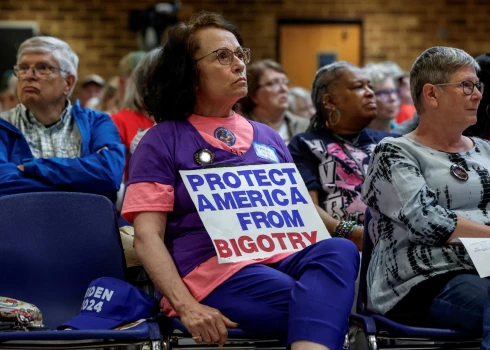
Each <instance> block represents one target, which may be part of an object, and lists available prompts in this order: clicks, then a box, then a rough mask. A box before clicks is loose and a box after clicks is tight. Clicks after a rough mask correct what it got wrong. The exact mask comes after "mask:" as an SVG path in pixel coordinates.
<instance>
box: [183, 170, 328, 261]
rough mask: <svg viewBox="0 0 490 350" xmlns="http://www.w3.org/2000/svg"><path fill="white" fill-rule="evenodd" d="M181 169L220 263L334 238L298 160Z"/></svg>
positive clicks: (294, 249) (303, 246)
mask: <svg viewBox="0 0 490 350" xmlns="http://www.w3.org/2000/svg"><path fill="white" fill-rule="evenodd" d="M180 174H181V176H182V179H183V181H184V184H185V186H186V188H187V190H188V192H189V194H190V196H191V198H192V201H193V202H194V205H195V206H196V208H197V211H198V213H199V216H200V218H201V220H202V222H203V224H204V227H205V228H206V230H207V232H208V234H209V236H210V237H211V240H212V241H213V244H214V247H215V249H216V254H217V255H218V262H219V263H220V264H222V263H232V262H237V261H244V260H251V259H261V258H268V257H270V256H273V255H275V254H278V253H283V252H289V251H298V250H301V249H303V248H306V247H307V246H309V245H311V244H313V243H315V242H318V241H320V240H323V239H327V238H330V234H329V233H328V231H327V229H326V228H325V225H324V224H323V222H322V220H321V218H320V216H319V215H318V213H317V211H316V208H315V205H314V204H313V202H312V200H311V198H310V196H309V193H308V190H307V189H306V186H305V184H304V182H303V179H302V178H301V175H300V173H299V172H298V169H297V168H296V165H294V164H292V163H282V164H263V165H248V166H241V167H228V168H213V169H200V170H185V171H184V170H182V171H180Z"/></svg>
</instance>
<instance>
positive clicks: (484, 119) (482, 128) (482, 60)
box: [463, 52, 490, 137]
mask: <svg viewBox="0 0 490 350" xmlns="http://www.w3.org/2000/svg"><path fill="white" fill-rule="evenodd" d="M475 60H476V62H478V64H479V65H480V71H479V72H478V78H479V79H480V81H481V82H482V83H483V85H484V87H485V88H484V89H483V96H482V100H481V101H480V106H479V107H478V111H477V112H476V123H475V124H474V125H471V126H470V127H468V128H467V129H466V130H465V131H464V132H463V135H465V136H477V137H488V136H490V123H489V119H490V52H487V53H486V54H483V55H480V56H478V57H476V58H475Z"/></svg>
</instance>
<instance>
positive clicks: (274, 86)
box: [258, 79, 292, 91]
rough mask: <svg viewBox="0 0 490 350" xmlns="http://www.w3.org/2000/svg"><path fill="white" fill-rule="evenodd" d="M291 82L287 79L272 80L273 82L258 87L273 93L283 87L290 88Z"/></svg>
mask: <svg viewBox="0 0 490 350" xmlns="http://www.w3.org/2000/svg"><path fill="white" fill-rule="evenodd" d="M291 84H292V83H291V81H289V80H287V79H272V80H271V81H268V82H267V83H263V84H260V85H259V86H258V87H259V88H261V87H265V88H268V89H270V90H273V91H279V90H280V89H281V86H285V87H287V88H288V87H290V86H291Z"/></svg>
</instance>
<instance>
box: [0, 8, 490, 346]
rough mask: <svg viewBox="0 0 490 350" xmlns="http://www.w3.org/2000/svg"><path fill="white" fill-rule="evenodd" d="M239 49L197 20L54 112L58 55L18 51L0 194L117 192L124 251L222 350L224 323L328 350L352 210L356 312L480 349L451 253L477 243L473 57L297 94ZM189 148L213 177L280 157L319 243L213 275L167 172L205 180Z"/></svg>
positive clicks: (481, 328) (461, 258) (64, 83)
mask: <svg viewBox="0 0 490 350" xmlns="http://www.w3.org/2000/svg"><path fill="white" fill-rule="evenodd" d="M244 45H245V44H244V43H243V39H242V37H241V35H240V33H239V32H238V31H237V29H236V27H235V26H234V25H233V24H231V23H229V22H228V21H227V20H226V19H225V18H223V17H222V16H221V15H217V14H212V13H200V14H197V15H195V16H194V17H193V18H192V19H191V20H189V21H188V22H186V23H179V24H177V25H175V26H174V27H172V28H171V29H170V30H169V31H168V33H167V34H166V39H165V41H164V43H163V45H162V47H161V48H157V49H154V50H153V51H151V52H149V53H144V52H139V51H138V52H131V53H129V54H128V55H126V56H125V57H123V58H122V59H121V62H120V65H119V67H120V69H119V73H120V75H119V76H118V77H113V78H111V79H109V80H108V81H107V82H106V81H104V80H103V79H102V78H100V77H98V76H96V75H89V76H88V77H87V78H86V79H84V80H83V81H82V83H81V90H80V97H81V99H82V100H83V101H82V102H83V106H82V105H81V104H80V102H79V101H76V102H74V103H72V102H71V101H70V96H71V94H72V92H73V90H74V87H75V84H76V83H77V76H78V73H77V69H78V57H77V55H76V54H75V53H74V52H73V50H72V49H71V48H70V46H69V45H68V44H67V43H66V42H64V41H62V40H60V39H57V38H53V37H45V36H40V37H34V38H31V39H28V40H26V41H25V42H24V43H22V45H20V47H19V49H18V55H17V63H16V65H15V66H14V67H13V71H12V74H10V75H8V76H7V77H8V79H4V80H5V83H3V84H2V90H1V91H0V97H2V100H1V103H2V110H3V111H2V112H1V113H0V196H4V195H9V194H16V193H25V192H41V191H74V192H85V193H93V194H99V195H103V196H106V197H108V198H109V199H110V200H111V201H112V202H114V203H115V202H116V198H117V192H118V190H119V188H120V186H121V184H125V185H126V186H127V187H126V190H125V191H122V193H121V192H120V193H119V199H120V200H122V199H123V197H124V201H123V206H122V216H123V217H124V218H125V219H126V220H127V221H128V222H129V223H131V224H132V225H133V226H134V238H133V231H132V228H131V230H130V233H129V234H128V236H129V237H130V238H129V239H130V240H129V243H128V241H127V239H126V243H125V246H124V247H125V249H132V247H131V245H132V244H133V245H134V252H135V254H136V256H137V259H136V261H137V262H136V264H142V266H143V267H144V269H145V270H146V271H147V273H148V274H149V276H150V277H151V279H152V281H153V283H154V285H155V286H156V288H157V289H158V290H159V291H160V292H161V293H162V295H163V296H164V297H162V299H161V307H162V309H163V310H164V311H165V312H166V313H167V314H168V315H170V316H179V317H180V318H181V320H182V323H183V324H184V326H185V327H186V328H187V329H188V330H189V332H190V333H191V334H192V336H193V338H194V340H195V341H196V342H198V343H201V342H202V343H217V344H219V345H223V344H224V343H225V342H226V340H227V328H234V327H238V326H239V327H240V328H241V329H243V330H245V331H247V332H249V333H250V334H254V335H256V336H259V337H271V338H277V339H280V340H283V341H284V342H286V343H287V344H288V345H289V346H290V348H291V349H341V348H342V345H343V343H344V339H345V334H346V332H347V329H348V316H349V314H350V312H351V307H352V305H353V302H354V296H355V289H356V278H357V277H358V271H359V251H362V242H363V239H364V237H363V235H364V232H365V230H364V227H363V225H364V214H365V212H366V209H369V210H370V211H371V214H372V216H373V219H372V220H371V222H370V224H369V226H368V227H367V232H369V237H370V239H371V240H372V241H373V243H374V250H373V256H372V259H371V263H370V267H369V271H368V276H367V281H368V298H369V307H370V308H371V310H372V311H373V312H377V313H380V314H383V315H386V316H387V317H389V318H391V319H393V320H396V321H399V322H401V323H404V324H410V325H421V326H433V327H446V328H451V329H460V330H465V331H468V332H469V333H471V334H473V335H475V336H476V337H479V336H480V337H481V336H482V334H483V341H482V349H490V298H489V295H488V293H489V288H490V282H489V279H485V278H480V277H479V276H478V274H477V273H476V269H475V266H474V264H473V263H472V261H471V259H470V258H469V256H468V253H467V252H466V250H465V248H464V246H462V245H461V244H459V243H455V242H453V240H454V239H455V238H458V237H482V238H490V228H489V227H488V226H487V223H488V222H490V221H489V220H488V219H489V218H488V215H490V214H488V209H490V208H488V204H489V203H490V192H489V191H490V190H489V188H488V184H489V183H490V172H489V165H488V160H489V159H490V144H489V143H488V141H486V140H484V138H485V137H489V135H490V132H488V117H489V111H488V109H489V104H490V97H489V96H490V89H489V90H485V89H484V84H485V83H487V82H488V84H489V85H490V73H489V72H490V70H489V68H490V63H489V62H490V55H488V54H487V55H482V56H479V57H478V58H477V59H476V60H475V59H473V58H472V57H471V56H469V55H468V54H467V53H465V52H464V51H462V50H459V49H453V48H447V47H434V48H430V49H428V50H426V51H424V52H423V53H422V54H421V56H420V57H418V58H417V60H416V61H415V63H414V65H413V67H412V69H411V72H410V76H408V75H407V74H406V73H405V72H403V71H402V70H401V69H400V68H399V67H398V66H397V65H396V64H395V63H393V62H381V63H373V64H368V65H367V66H365V67H357V66H355V65H353V64H351V63H348V62H343V61H340V62H334V63H331V64H329V65H326V66H324V67H321V68H320V69H319V70H318V71H317V72H316V74H315V76H314V77H312V86H311V87H310V88H311V93H310V92H309V91H308V90H306V89H304V88H300V87H296V88H294V89H289V87H290V84H291V83H290V81H289V79H288V77H287V74H286V72H285V70H284V69H283V68H282V66H281V65H280V64H279V63H277V62H275V61H273V60H269V59H265V60H260V61H255V62H252V63H250V58H251V53H250V50H249V49H247V48H246V47H244ZM249 63H250V64H249ZM480 67H481V69H480ZM99 78H100V79H99ZM95 109H98V110H95ZM99 110H100V111H99ZM415 111H416V112H415ZM395 123H400V125H398V126H396V125H395ZM400 130H402V131H400ZM400 135H403V136H400ZM257 145H259V147H263V148H262V149H264V147H265V149H267V150H268V151H270V152H269V153H267V152H266V154H268V155H266V156H264V154H261V153H260V152H259V151H258V150H257V148H256V147H257ZM202 150H206V151H207V152H211V153H212V156H213V164H216V165H219V166H229V167H235V166H241V165H261V164H272V163H295V164H296V167H297V169H298V171H299V173H300V174H301V177H302V179H303V180H304V183H305V185H306V189H307V190H308V193H309V195H310V197H311V202H312V203H313V205H314V206H315V208H316V211H317V213H318V215H319V217H320V218H321V221H322V222H323V224H324V225H325V227H326V228H327V230H328V232H329V233H330V234H331V236H332V237H333V238H332V239H326V240H322V241H319V242H317V243H314V244H312V245H310V246H308V247H306V248H304V249H302V250H299V251H295V252H287V253H280V254H271V255H270V256H267V257H264V258H259V259H253V260H246V261H240V262H235V263H233V264H219V263H218V257H217V255H216V251H215V248H214V246H213V242H212V240H211V239H210V236H209V235H208V234H207V231H206V228H205V226H204V224H203V222H202V220H201V219H200V217H199V215H198V211H197V209H196V207H195V205H194V203H193V202H192V200H191V197H190V195H189V193H188V192H187V190H186V188H185V184H184V181H183V179H182V175H180V173H179V171H181V170H195V169H202V168H204V167H206V166H207V165H208V164H207V163H206V161H201V158H199V157H201V156H202V154H201V153H199V152H201V151H202ZM209 150H211V151H209ZM271 154H272V155H271ZM196 156H197V158H196ZM203 159H204V158H203ZM124 230H126V231H125V232H127V227H126V228H125V229H124ZM224 230H226V228H224ZM133 239H134V242H133ZM134 252H133V254H132V255H131V256H132V257H133V258H134V257H135V255H134ZM133 265H134V264H133ZM265 280H267V283H263V281H265ZM468 291H469V292H468Z"/></svg>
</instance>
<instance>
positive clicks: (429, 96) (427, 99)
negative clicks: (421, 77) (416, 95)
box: [420, 84, 443, 108]
mask: <svg viewBox="0 0 490 350" xmlns="http://www.w3.org/2000/svg"><path fill="white" fill-rule="evenodd" d="M442 93H443V92H442V90H441V89H440V88H439V87H437V86H435V85H432V84H425V85H424V87H423V88H422V93H421V94H420V95H421V96H422V98H423V100H424V103H425V105H427V106H430V107H432V108H437V107H438V106H439V99H440V98H441V96H442Z"/></svg>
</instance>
